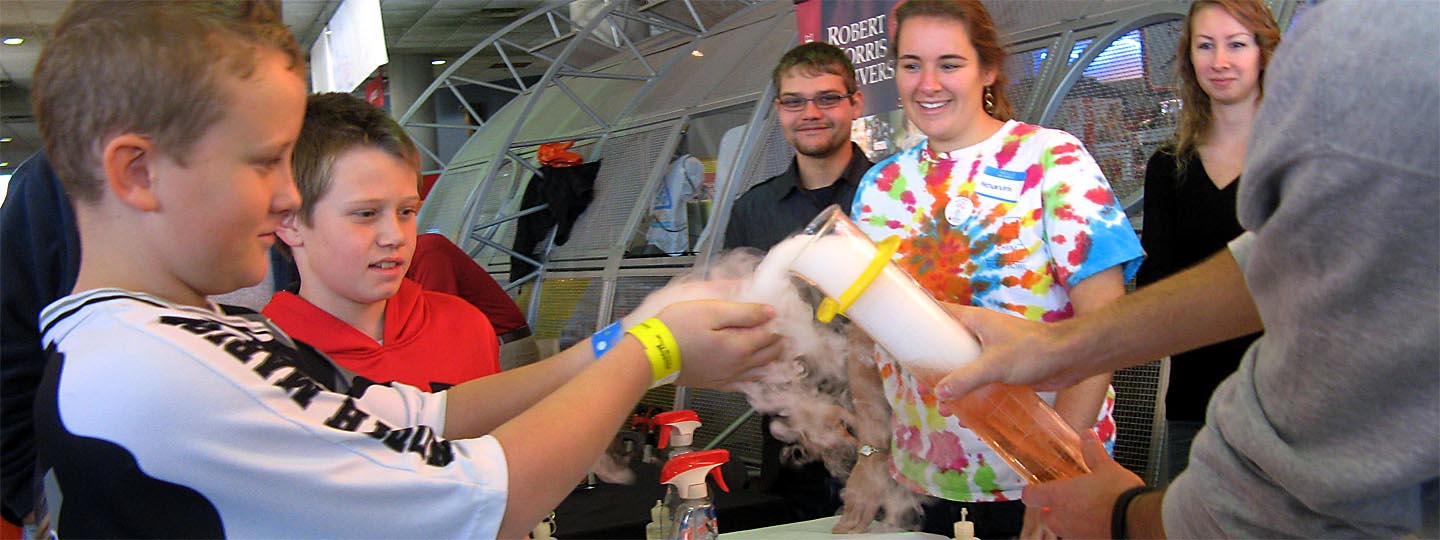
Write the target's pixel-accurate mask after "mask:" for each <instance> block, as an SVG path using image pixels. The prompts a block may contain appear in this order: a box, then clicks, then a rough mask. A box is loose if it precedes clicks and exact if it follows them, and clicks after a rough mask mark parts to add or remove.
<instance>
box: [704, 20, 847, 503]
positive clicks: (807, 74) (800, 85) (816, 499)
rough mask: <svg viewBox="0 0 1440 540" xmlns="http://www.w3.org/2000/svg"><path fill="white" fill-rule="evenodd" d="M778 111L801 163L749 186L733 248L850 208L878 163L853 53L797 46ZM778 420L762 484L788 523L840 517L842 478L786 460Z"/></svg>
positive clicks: (777, 78)
mask: <svg viewBox="0 0 1440 540" xmlns="http://www.w3.org/2000/svg"><path fill="white" fill-rule="evenodd" d="M772 76H773V77H774V84H775V94H776V95H777V96H778V97H777V98H776V99H775V108H776V110H778V111H779V113H780V127H781V130H782V131H783V132H784V134H785V140H786V141H788V142H789V143H790V145H791V146H793V147H795V160H794V161H792V162H791V163H790V168H789V169H787V170H786V171H785V172H784V173H783V174H781V175H779V176H775V177H772V178H769V179H766V180H765V181H764V182H761V183H759V184H756V185H755V186H754V187H752V188H750V190H749V191H746V192H745V194H744V195H741V196H740V199H739V200H737V201H736V202H735V209H734V210H732V211H731V212H730V224H729V226H728V227H726V230H725V247H726V248H727V249H731V248H737V247H751V248H756V249H760V250H769V249H770V248H771V247H773V246H774V245H775V244H777V243H779V242H780V241H781V240H784V239H785V237H787V236H790V235H791V234H794V233H796V232H799V231H800V229H802V228H804V227H805V224H807V223H809V222H810V220H812V219H814V218H815V216H816V215H818V214H819V213H820V211H821V210H824V209H825V208H826V207H828V206H830V205H832V204H838V205H840V208H841V209H842V210H844V211H845V213H847V214H848V213H850V201H851V199H853V198H854V197H855V187H856V186H858V185H859V184H860V178H861V177H863V176H865V172H866V171H868V170H870V166H871V165H872V163H871V162H870V160H869V159H867V158H866V157H865V152H863V151H862V150H860V147H859V146H857V145H856V144H854V143H852V142H850V123H851V122H852V121H854V120H855V119H856V118H859V117H860V114H861V110H862V109H863V108H864V107H863V106H864V103H865V102H864V96H862V95H861V93H860V91H859V90H858V89H857V88H856V84H855V67H854V66H853V65H852V64H851V63H850V59H849V58H848V57H846V56H845V52H844V51H842V50H840V49H839V48H838V47H836V46H834V45H830V44H828V43H822V42H812V43H806V44H804V45H801V46H799V47H795V48H794V49H791V50H790V51H789V52H787V53H785V56H783V57H781V58H780V62H779V63H778V64H777V65H776V66H775V71H774V73H773V75H772ZM771 420H773V417H770V416H766V417H764V420H763V424H762V426H763V427H762V429H761V432H762V434H763V438H764V440H763V444H762V449H761V472H760V479H761V480H760V482H761V489H762V491H765V492H767V493H771V494H774V495H779V496H781V497H784V498H785V499H786V500H787V501H788V502H789V505H788V510H789V515H788V516H786V518H787V519H786V520H785V521H801V520H809V519H816V518H822V517H827V516H832V515H834V514H835V511H836V510H837V509H839V508H840V487H841V485H840V483H839V481H837V480H834V479H832V478H831V477H830V474H829V472H828V471H826V470H825V466H824V464H823V463H820V462H812V463H808V464H805V465H800V466H795V465H790V464H782V463H781V462H780V454H781V451H782V450H783V449H784V446H785V443H783V442H781V441H778V440H776V439H775V437H774V436H773V435H771V433H770V422H771Z"/></svg>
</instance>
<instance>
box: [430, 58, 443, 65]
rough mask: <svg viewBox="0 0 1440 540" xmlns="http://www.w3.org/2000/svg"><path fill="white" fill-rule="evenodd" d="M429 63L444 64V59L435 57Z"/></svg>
mask: <svg viewBox="0 0 1440 540" xmlns="http://www.w3.org/2000/svg"><path fill="white" fill-rule="evenodd" d="M430 65H432V66H443V65H445V61H444V60H441V59H439V58H436V59H434V60H431V61H430Z"/></svg>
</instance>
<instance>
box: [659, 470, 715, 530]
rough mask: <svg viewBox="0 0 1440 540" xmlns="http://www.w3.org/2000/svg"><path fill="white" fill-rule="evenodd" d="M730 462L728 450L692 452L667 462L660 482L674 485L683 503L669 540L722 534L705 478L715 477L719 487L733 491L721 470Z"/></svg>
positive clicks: (672, 524) (674, 519) (661, 472)
mask: <svg viewBox="0 0 1440 540" xmlns="http://www.w3.org/2000/svg"><path fill="white" fill-rule="evenodd" d="M729 461H730V451H729V450H725V449H715V450H701V451H699V452H691V453H689V454H685V455H683V456H677V457H675V458H673V459H671V460H670V461H668V462H666V463H665V468H664V469H662V470H661V471H660V481H661V482H663V483H665V484H669V485H672V486H675V489H676V491H677V492H679V494H680V504H679V505H678V506H677V507H676V510H675V516H674V518H673V519H672V520H671V523H670V531H669V533H667V534H666V535H665V538H666V539H667V540H715V539H716V538H718V537H719V536H720V524H719V522H718V521H717V519H716V517H715V504H714V503H713V502H711V501H710V489H709V486H707V485H706V484H705V477H706V476H707V475H708V476H712V477H714V478H715V483H716V484H718V485H719V486H720V489H723V490H725V491H730V488H729V487H728V486H726V485H725V478H724V477H723V476H721V475H720V469H719V467H720V466H721V465H724V464H725V463H727V462H729Z"/></svg>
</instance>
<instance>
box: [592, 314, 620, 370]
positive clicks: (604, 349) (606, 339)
mask: <svg viewBox="0 0 1440 540" xmlns="http://www.w3.org/2000/svg"><path fill="white" fill-rule="evenodd" d="M622 337H625V329H624V328H622V327H621V326H620V321H615V322H613V323H610V326H606V327H605V328H601V329H600V331H599V332H595V335H593V336H590V350H592V351H594V352H595V359H597V360H598V359H600V357H601V356H605V353H608V352H610V349H614V348H615V346H616V345H619V344H620V338H622Z"/></svg>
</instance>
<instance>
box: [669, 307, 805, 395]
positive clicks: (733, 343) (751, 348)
mask: <svg viewBox="0 0 1440 540" xmlns="http://www.w3.org/2000/svg"><path fill="white" fill-rule="evenodd" d="M774 317H775V308H772V307H770V306H767V305H764V304H742V303H737V302H726V301H720V300H700V301H692V302H681V303H677V304H672V305H670V306H668V307H666V308H665V309H663V310H661V311H660V315H658V318H659V319H660V320H661V321H662V322H664V323H665V326H666V327H669V328H670V333H672V334H674V335H675V342H676V343H678V344H679V345H680V359H681V369H680V378H679V379H677V380H676V381H675V384H677V385H681V386H693V387H696V388H713V389H725V388H728V387H729V386H730V385H732V384H734V383H737V382H742V381H748V380H754V379H757V378H758V377H759V375H760V373H759V372H758V370H757V369H756V368H759V367H760V366H763V365H765V364H768V363H770V362H772V361H774V360H776V359H778V358H779V357H780V352H781V341H780V336H779V334H776V333H775V332H774V331H773V330H772V329H770V328H768V327H765V326H762V325H764V324H765V323H767V322H769V321H770V319H772V318H774Z"/></svg>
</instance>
